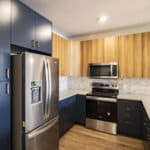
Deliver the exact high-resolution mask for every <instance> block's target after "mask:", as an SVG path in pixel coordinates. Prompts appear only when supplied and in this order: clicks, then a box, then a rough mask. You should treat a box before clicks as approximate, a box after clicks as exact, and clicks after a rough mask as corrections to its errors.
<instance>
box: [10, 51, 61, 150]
mask: <svg viewBox="0 0 150 150" xmlns="http://www.w3.org/2000/svg"><path fill="white" fill-rule="evenodd" d="M58 82H59V80H58V60H57V59H55V58H52V57H48V56H44V55H40V54H33V53H28V52H25V53H21V54H17V55H14V56H12V89H13V95H12V97H13V99H12V103H13V150H58V96H59V93H58V90H59V89H58V85H59V84H58Z"/></svg>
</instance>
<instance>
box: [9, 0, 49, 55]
mask: <svg viewBox="0 0 150 150" xmlns="http://www.w3.org/2000/svg"><path fill="white" fill-rule="evenodd" d="M11 22H12V24H11V44H13V45H16V46H20V47H24V48H28V49H31V50H35V51H39V52H42V53H46V54H51V39H52V23H51V22H50V21H48V20H47V19H45V18H44V17H42V16H40V15H39V14H37V13H36V12H34V11H33V10H31V9H30V8H28V7H27V6H26V5H24V4H22V3H21V2H19V1H13V4H12V19H11Z"/></svg>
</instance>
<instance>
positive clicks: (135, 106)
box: [118, 99, 143, 138]
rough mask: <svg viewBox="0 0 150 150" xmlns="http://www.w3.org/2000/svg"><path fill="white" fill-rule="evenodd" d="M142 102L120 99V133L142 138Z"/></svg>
mask: <svg viewBox="0 0 150 150" xmlns="http://www.w3.org/2000/svg"><path fill="white" fill-rule="evenodd" d="M141 106H142V103H141V102H140V101H131V100H120V99H119V100H118V133H119V134H124V135H127V136H131V137H136V138H142V123H143V121H142V118H143V117H142V108H141Z"/></svg>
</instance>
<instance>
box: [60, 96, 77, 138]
mask: <svg viewBox="0 0 150 150" xmlns="http://www.w3.org/2000/svg"><path fill="white" fill-rule="evenodd" d="M75 121H76V96H72V97H69V98H66V99H64V100H62V101H60V102H59V136H60V137H61V136H63V135H64V134H65V132H67V131H68V130H69V129H70V128H71V127H72V126H73V125H74V123H75Z"/></svg>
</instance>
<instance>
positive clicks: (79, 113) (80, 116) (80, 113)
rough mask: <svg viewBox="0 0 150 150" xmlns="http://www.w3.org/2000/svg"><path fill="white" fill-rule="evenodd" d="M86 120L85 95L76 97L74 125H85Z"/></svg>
mask: <svg viewBox="0 0 150 150" xmlns="http://www.w3.org/2000/svg"><path fill="white" fill-rule="evenodd" d="M85 119H86V97H85V95H77V96H76V123H77V124H80V125H85Z"/></svg>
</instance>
